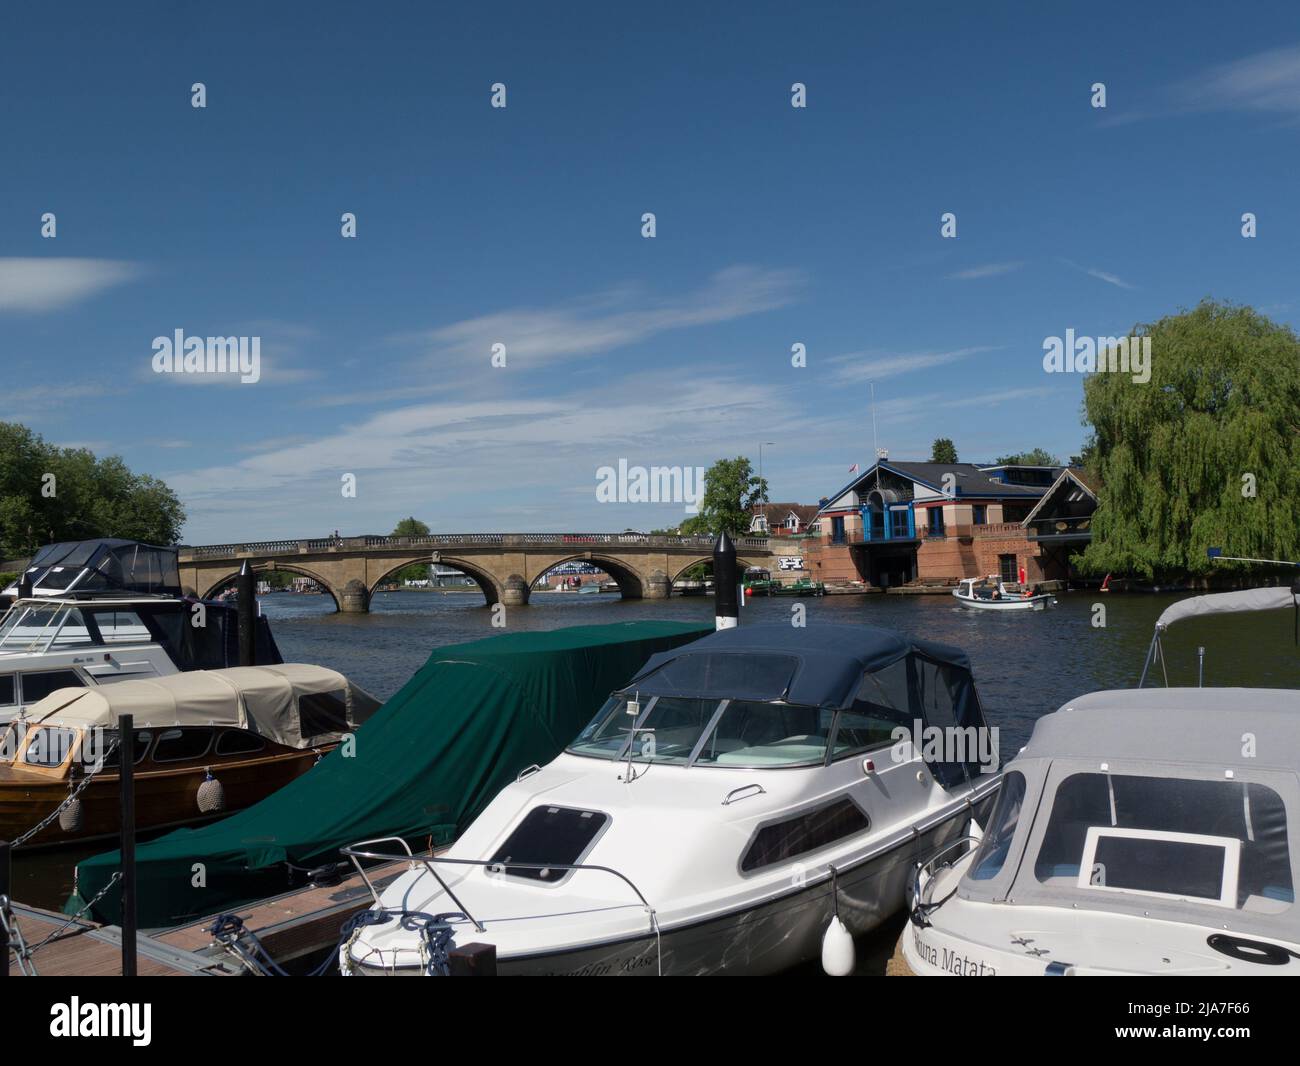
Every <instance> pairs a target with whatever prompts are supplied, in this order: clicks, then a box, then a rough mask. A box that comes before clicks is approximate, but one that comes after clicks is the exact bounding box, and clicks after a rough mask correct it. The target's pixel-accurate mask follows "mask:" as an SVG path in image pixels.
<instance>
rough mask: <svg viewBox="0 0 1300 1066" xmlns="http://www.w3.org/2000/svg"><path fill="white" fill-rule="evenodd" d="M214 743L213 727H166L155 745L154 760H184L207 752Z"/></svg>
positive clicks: (198, 756) (195, 757)
mask: <svg viewBox="0 0 1300 1066" xmlns="http://www.w3.org/2000/svg"><path fill="white" fill-rule="evenodd" d="M211 744H212V730H211V729H166V730H163V732H162V733H160V734H159V735H158V743H157V744H155V745H154V749H153V761H154V762H182V761H184V760H185V759H197V758H200V757H201V756H203V755H205V754H206V753H207V750H208V748H209V747H210V746H211Z"/></svg>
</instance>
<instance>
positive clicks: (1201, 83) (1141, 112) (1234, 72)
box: [1101, 44, 1300, 126]
mask: <svg viewBox="0 0 1300 1066" xmlns="http://www.w3.org/2000/svg"><path fill="white" fill-rule="evenodd" d="M1110 102H1111V103H1112V104H1114V103H1115V100H1114V97H1112V98H1111V101H1110ZM1214 111H1243V112H1254V113H1257V114H1261V115H1275V116H1282V117H1285V118H1288V119H1290V120H1295V119H1300V45H1295V44H1293V45H1286V46H1284V47H1281V48H1270V49H1267V50H1265V51H1262V52H1255V53H1253V54H1252V55H1248V56H1243V57H1242V58H1241V59H1236V60H1233V61H1232V62H1230V63H1222V64H1219V65H1217V66H1213V67H1210V68H1208V69H1207V70H1205V71H1203V72H1202V73H1200V74H1198V75H1197V76H1196V77H1194V78H1187V79H1185V80H1182V81H1179V82H1177V83H1175V84H1173V85H1168V86H1165V87H1164V88H1163V89H1161V90H1160V91H1159V92H1158V93H1156V94H1154V95H1152V96H1150V97H1148V98H1147V99H1146V100H1145V101H1137V102H1135V103H1134V106H1132V107H1126V108H1125V107H1122V108H1116V109H1115V110H1114V111H1113V112H1112V111H1111V109H1110V108H1107V112H1106V114H1104V115H1103V116H1102V118H1101V123H1102V125H1107V126H1121V125H1126V124H1128V123H1131V122H1140V121H1143V120H1147V119H1153V118H1165V117H1172V116H1176V115H1189V114H1204V113H1207V112H1214Z"/></svg>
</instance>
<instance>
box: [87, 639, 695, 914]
mask: <svg viewBox="0 0 1300 1066" xmlns="http://www.w3.org/2000/svg"><path fill="white" fill-rule="evenodd" d="M711 631H712V627H711V626H701V625H696V624H693V623H682V622H623V623H618V624H615V625H603V626H574V627H571V628H568V629H557V630H552V631H550V632H545V633H510V634H503V635H501V636H497V637H490V638H488V639H486V640H479V641H474V642H473V643H470V644H457V645H452V646H450V647H446V648H441V649H439V650H438V651H436V652H434V654H433V655H431V656H430V657H429V661H428V662H427V663H425V665H424V666H422V667H421V668H420V670H419V671H418V672H417V673H416V674H415V675H414V676H413V677H412V678H411V680H410V681H408V682H407V683H406V684H405V685H404V686H403V687H402V689H401V691H400V692H398V693H397V694H396V695H395V696H394V697H393V698H392V699H391V700H389V701H388V702H387V703H386V704H385V705H384V706H383V707H382V708H381V709H380V710H379V711H377V712H376V713H375V714H374V715H373V716H372V717H371V718H370V719H369V721H367V722H366V724H365V726H364V727H362V728H361V729H359V730H358V731H357V733H356V742H355V753H354V754H353V755H351V756H350V757H349V756H348V755H347V753H346V750H345V748H343V747H340V748H337V749H335V750H334V751H333V752H331V753H330V754H329V755H327V756H326V757H325V758H324V759H323V760H321V762H320V763H319V764H318V765H317V766H315V767H313V768H312V770H311V771H310V772H309V773H307V774H305V775H303V776H302V777H300V778H299V779H298V780H297V781H295V782H293V783H292V784H290V785H288V786H286V787H285V788H283V789H281V790H280V791H279V792H277V793H275V794H274V795H272V796H270V797H268V798H267V799H265V800H263V801H262V802H261V803H259V804H257V805H256V806H254V807H250V808H248V809H247V810H245V811H241V812H240V813H238V814H234V815H231V816H230V817H229V818H226V819H223V820H222V821H220V822H216V823H214V824H212V825H207V826H203V827H201V828H198V829H180V830H177V831H176V832H173V833H169V834H168V835H166V836H164V837H160V838H159V839H157V840H155V841H152V842H151V843H148V844H144V845H141V846H140V847H139V848H138V849H137V851H136V862H137V866H136V869H137V874H136V876H137V884H138V896H139V922H140V925H141V926H142V927H145V928H149V927H158V926H166V925H175V924H177V923H179V922H182V921H185V920H190V919H194V918H197V917H202V916H204V915H208V914H213V913H216V912H219V911H221V910H224V909H227V908H231V907H235V906H238V905H240V904H243V903H246V902H248V901H249V900H253V899H260V898H263V897H265V896H272V895H277V894H279V893H281V892H285V891H287V890H288V889H290V888H292V887H294V886H295V885H297V884H301V883H302V881H303V878H302V876H301V873H298V874H296V875H295V871H293V870H292V868H291V866H290V865H289V864H292V865H293V866H297V867H312V866H320V865H322V864H324V863H327V862H333V861H336V860H338V858H339V855H338V849H339V847H341V846H342V845H345V844H349V843H352V842H354V841H357V840H364V839H366V838H371V837H382V836H400V837H405V838H407V839H409V840H410V841H411V842H412V843H413V844H415V843H418V844H420V845H421V846H423V845H424V844H425V843H426V842H427V841H428V840H429V838H432V839H433V841H434V842H435V843H446V842H449V841H451V840H453V839H455V838H456V837H457V836H458V835H459V834H460V833H461V832H462V831H464V829H465V828H466V826H468V825H469V823H470V822H471V821H472V820H473V819H474V817H475V816H476V815H477V814H478V813H479V812H480V811H481V810H482V809H483V808H484V807H485V806H487V804H488V802H489V801H490V800H491V799H492V798H493V797H494V796H495V795H496V794H497V792H499V791H500V790H501V789H502V788H503V787H504V786H505V785H507V784H508V783H509V782H511V781H513V780H514V779H515V777H516V775H517V774H518V773H519V771H520V770H523V769H524V768H525V767H527V766H530V765H532V764H533V763H537V764H545V763H547V762H549V761H550V760H551V759H553V758H554V757H555V756H556V755H558V754H559V753H560V751H561V750H562V749H563V748H564V747H565V745H567V744H568V743H569V742H570V741H571V740H572V739H573V738H574V737H575V736H577V735H578V733H579V731H581V729H582V727H583V726H584V725H586V724H587V722H588V721H590V719H591V717H592V716H593V715H594V714H595V713H596V712H597V711H598V710H599V709H600V707H601V705H602V704H603V703H604V701H605V699H606V697H607V696H608V695H609V694H610V693H611V692H612V691H614V690H615V689H617V688H619V687H620V686H622V685H624V684H626V683H627V681H628V680H629V679H630V678H631V677H632V676H633V675H634V674H635V673H636V672H637V671H638V670H639V669H640V668H641V666H642V665H643V664H644V663H645V661H646V660H647V659H649V658H650V656H652V655H654V654H656V653H658V652H662V651H666V650H668V649H670V648H675V647H678V646H680V645H682V644H685V643H687V642H689V641H692V640H696V639H697V638H699V637H701V636H704V635H705V634H706V633H709V632H711ZM195 863H203V864H204V868H205V877H206V886H205V887H194V885H193V882H194V881H195V880H196V876H195V872H194V864H195ZM120 864H121V860H120V858H119V854H118V852H116V851H114V852H107V853H105V854H102V855H96V856H94V857H92V858H90V859H87V860H85V861H84V862H82V863H81V864H80V865H79V866H78V867H77V891H76V892H74V894H73V896H72V898H71V899H70V900H69V901H68V904H67V907H66V908H65V909H66V910H68V912H69V913H71V912H72V911H74V910H75V909H77V908H79V907H81V906H82V905H83V904H84V901H86V900H89V899H91V898H93V897H94V896H95V894H96V893H97V892H99V891H100V890H101V889H102V888H103V887H104V885H105V884H107V883H108V881H109V880H110V879H111V878H112V876H113V873H114V872H115V871H116V870H117V869H118V868H119V866H120ZM117 887H118V886H116V885H115V886H114V887H113V889H112V890H111V891H110V892H109V893H108V894H107V895H106V896H105V897H104V899H103V900H102V901H100V902H99V903H98V904H96V906H95V907H94V909H93V911H92V914H93V915H94V917H95V918H97V919H99V920H100V921H104V922H112V923H116V922H117V921H118V919H119V913H118V912H119V910H120V898H119V894H118V891H117Z"/></svg>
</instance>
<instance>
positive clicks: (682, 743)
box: [339, 625, 998, 975]
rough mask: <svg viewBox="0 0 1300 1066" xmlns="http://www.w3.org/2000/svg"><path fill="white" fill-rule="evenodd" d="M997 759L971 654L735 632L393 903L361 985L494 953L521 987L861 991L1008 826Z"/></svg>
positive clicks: (660, 685)
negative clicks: (958, 845)
mask: <svg viewBox="0 0 1300 1066" xmlns="http://www.w3.org/2000/svg"><path fill="white" fill-rule="evenodd" d="M996 759H997V754H996V730H988V729H987V728H986V727H985V725H984V719H983V714H982V711H981V709H980V705H979V698H978V696H977V694H976V691H975V686H974V682H973V680H972V678H971V674H970V666H969V662H968V660H967V659H966V657H965V655H964V654H963V653H962V652H960V651H958V650H956V649H953V648H949V647H945V646H943V645H938V644H932V643H929V642H924V641H908V640H905V639H904V638H902V637H900V636H898V635H897V634H894V633H892V632H889V631H887V630H882V629H875V628H870V627H865V626H861V627H860V626H841V625H823V626H808V627H806V628H802V629H799V628H792V627H790V626H754V627H742V628H732V629H723V630H721V631H719V632H717V633H714V634H712V635H710V636H708V637H705V638H703V639H702V640H699V641H696V642H695V643H693V644H689V645H685V646H684V647H682V648H679V649H676V650H675V651H672V652H667V653H663V654H660V655H656V656H654V657H653V658H651V659H650V661H649V662H648V663H647V664H646V666H645V667H644V668H643V669H642V670H641V672H640V673H639V674H638V675H637V676H636V677H635V678H633V679H632V681H631V682H629V684H628V685H627V686H626V687H625V688H624V689H622V690H621V691H619V692H615V693H614V694H613V695H612V696H611V697H610V699H609V701H608V702H607V703H606V705H605V706H604V708H602V710H601V711H600V712H599V713H598V714H597V716H596V717H595V718H594V719H593V720H592V722H591V723H590V724H589V725H588V726H587V727H586V728H585V729H584V730H583V731H582V733H581V734H580V735H579V736H578V738H577V739H576V740H575V741H574V742H573V743H572V744H571V745H570V746H569V748H568V749H567V750H566V751H565V752H564V753H563V754H561V755H560V756H559V757H558V758H556V759H555V760H554V761H552V762H551V763H549V764H548V765H547V766H545V767H544V768H542V769H540V770H539V769H537V768H536V767H531V768H529V770H526V771H524V772H522V773H521V774H520V776H519V779H518V780H517V781H516V782H515V783H513V784H511V785H509V786H507V787H506V788H505V789H504V790H502V791H501V793H499V794H498V795H497V797H496V798H495V799H494V800H493V801H492V802H491V803H490V804H489V805H488V807H487V808H486V809H485V810H484V811H483V813H482V814H481V815H480V816H479V817H478V818H477V819H475V821H474V822H473V823H472V824H471V825H470V827H469V828H468V829H467V830H466V832H465V833H464V835H463V836H462V837H461V838H460V839H459V840H458V841H457V842H456V843H455V844H454V845H453V846H452V847H451V848H450V849H449V850H448V851H447V852H446V853H444V854H441V855H436V856H425V855H419V856H413V857H410V858H409V863H410V868H409V870H408V872H406V873H404V874H402V875H401V876H399V877H398V878H397V879H396V880H395V881H393V882H392V883H391V884H388V885H387V886H386V887H383V888H382V889H381V888H379V887H378V886H374V885H372V886H371V891H372V893H373V895H374V899H375V903H374V907H373V908H372V910H371V912H370V914H369V915H368V916H367V918H366V920H365V921H366V923H367V924H362V925H360V926H359V927H358V928H357V929H356V931H355V932H354V933H353V935H352V937H351V939H350V940H349V941H348V942H346V943H345V944H344V945H343V946H342V947H341V948H340V952H339V961H340V967H341V970H342V971H343V972H344V973H347V974H364V975H387V974H406V975H416V974H424V973H435V972H445V967H444V962H445V953H446V952H447V951H450V950H452V949H453V948H455V947H462V948H463V947H466V946H468V945H470V944H474V943H479V944H489V945H492V946H494V947H495V951H496V959H497V967H498V972H500V973H503V974H590V975H604V974H609V975H622V974H628V975H635V974H646V975H653V974H668V973H675V974H702V973H719V972H725V973H771V972H775V971H780V970H784V969H786V968H788V967H791V966H794V965H796V964H798V963H801V962H804V961H806V960H808V959H811V958H815V957H816V956H817V954H818V952H819V950H820V951H822V952H823V964H824V965H825V966H826V967H827V968H828V969H829V970H830V971H831V972H837V973H838V972H845V971H846V970H848V969H851V968H852V959H851V956H852V942H851V940H850V939H849V937H850V936H851V935H852V936H856V935H858V934H862V933H865V932H867V931H869V930H870V929H872V928H874V927H875V926H876V925H877V924H879V923H880V922H881V921H882V920H884V919H885V918H886V917H888V916H889V915H890V914H891V913H894V912H895V911H897V910H898V909H899V908H900V907H901V906H902V905H903V903H904V898H905V896H904V894H905V890H906V885H907V881H908V878H909V876H910V874H911V867H912V865H913V864H915V863H916V862H917V861H918V859H920V858H922V857H924V856H926V855H928V854H930V853H931V852H932V851H933V850H934V849H935V848H939V847H943V846H945V845H947V844H948V843H950V842H952V841H954V840H957V839H960V838H962V837H964V836H965V834H966V832H967V829H968V825H969V823H970V821H971V817H972V811H978V810H980V809H982V808H981V805H985V806H987V805H988V804H985V801H986V800H989V799H990V798H991V797H992V796H993V795H994V793H995V792H996V789H997V785H998V774H997V772H996ZM344 852H345V854H348V855H350V856H351V857H352V858H353V861H354V862H356V863H357V864H358V866H359V867H360V866H361V864H362V862H363V861H381V860H390V859H396V858H400V859H408V857H409V856H410V852H409V849H406V847H405V845H404V843H403V842H401V841H392V840H389V841H364V842H361V843H359V844H355V845H352V846H351V847H350V848H346V849H344ZM367 883H369V882H367Z"/></svg>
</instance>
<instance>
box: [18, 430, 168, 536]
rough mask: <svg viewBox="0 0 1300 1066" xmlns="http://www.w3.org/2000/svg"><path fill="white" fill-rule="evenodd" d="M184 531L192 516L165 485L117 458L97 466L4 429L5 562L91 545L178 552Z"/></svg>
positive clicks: (75, 452) (84, 454) (75, 451)
mask: <svg viewBox="0 0 1300 1066" xmlns="http://www.w3.org/2000/svg"><path fill="white" fill-rule="evenodd" d="M50 475H52V477H51V476H50ZM184 524H185V508H184V507H182V506H181V502H180V500H179V499H177V497H176V494H175V493H174V492H172V490H171V489H169V488H168V487H167V486H166V485H165V484H164V483H163V482H161V481H159V480H158V479H157V478H155V477H151V476H150V475H148V474H136V473H133V472H132V471H131V469H130V468H129V467H128V466H127V465H126V464H125V463H124V462H122V460H121V459H120V458H118V457H117V456H115V455H111V456H107V457H106V458H103V459H97V458H95V456H94V454H92V453H91V452H90V451H88V450H87V449H85V448H59V447H56V446H55V445H53V444H49V443H48V442H46V441H45V440H44V439H43V438H42V437H40V436H39V435H38V434H36V433H33V432H32V431H31V430H30V429H28V428H27V427H26V426H22V425H18V424H17V423H13V422H0V557H5V558H20V557H23V556H27V555H29V554H30V553H31V552H32V551H33V550H34V549H36V548H37V547H39V546H40V545H42V544H46V543H49V542H50V541H52V540H54V541H59V540H86V539H89V538H91V537H125V538H128V539H130V540H142V541H147V542H149V543H151V544H174V543H176V541H177V540H178V539H179V537H180V532H181V527H182V526H183V525H184Z"/></svg>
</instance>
